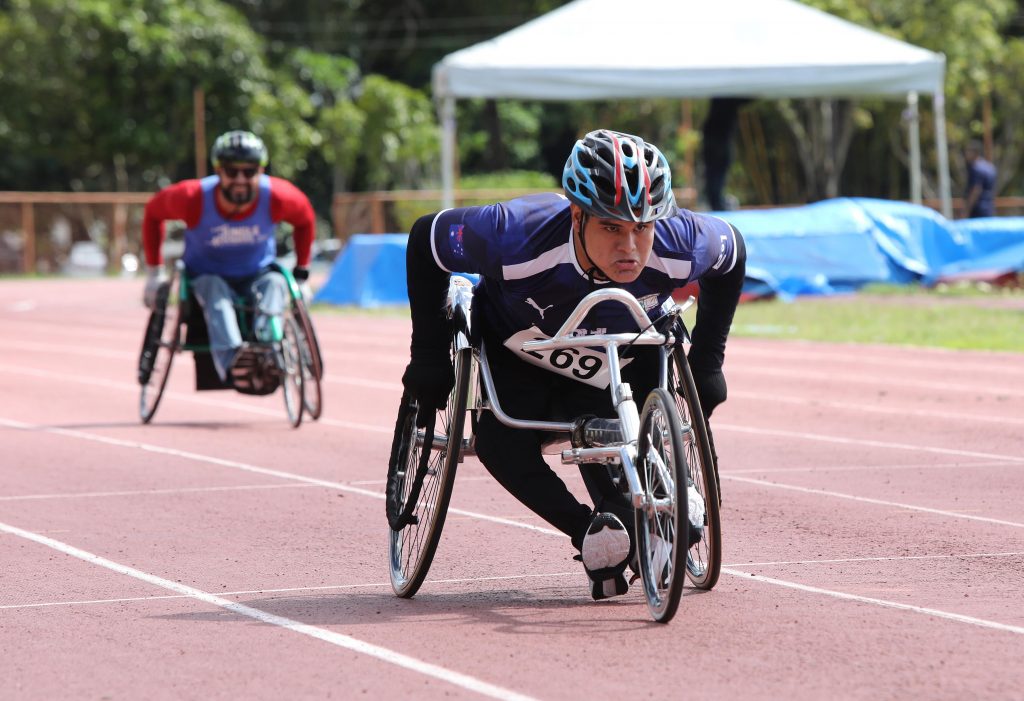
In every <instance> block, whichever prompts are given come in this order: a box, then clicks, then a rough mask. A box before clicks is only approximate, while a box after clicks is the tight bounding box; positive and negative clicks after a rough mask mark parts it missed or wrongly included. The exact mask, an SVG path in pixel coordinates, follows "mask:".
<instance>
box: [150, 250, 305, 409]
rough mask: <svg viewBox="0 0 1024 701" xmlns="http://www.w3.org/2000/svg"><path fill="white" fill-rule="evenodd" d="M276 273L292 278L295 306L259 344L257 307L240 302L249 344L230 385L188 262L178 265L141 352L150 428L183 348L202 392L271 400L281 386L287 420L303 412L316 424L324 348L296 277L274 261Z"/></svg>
mask: <svg viewBox="0 0 1024 701" xmlns="http://www.w3.org/2000/svg"><path fill="white" fill-rule="evenodd" d="M271 269H272V270H274V271H276V272H278V273H280V274H281V275H283V276H284V279H285V280H286V281H287V283H288V292H289V297H290V304H289V305H288V307H287V308H286V309H285V312H284V314H282V315H281V317H277V318H274V319H272V320H271V334H270V338H269V339H268V340H264V341H261V340H257V339H256V338H255V335H254V333H253V328H252V318H253V313H254V308H253V306H252V304H251V303H250V302H248V301H246V300H245V299H244V298H242V297H237V298H236V299H235V310H236V313H237V314H238V322H239V330H240V331H241V333H242V338H243V345H242V350H241V351H240V352H239V356H238V358H237V359H236V361H235V364H234V366H233V368H232V375H231V377H229V378H228V381H226V382H224V381H221V379H220V377H219V376H218V375H217V372H216V370H215V369H214V366H213V359H212V356H211V355H210V346H209V337H208V334H207V329H206V321H205V319H204V317H203V313H202V308H201V307H200V305H199V304H198V302H197V301H195V300H194V298H193V295H192V293H191V286H190V284H189V279H188V276H187V275H185V269H184V264H183V263H182V262H181V261H178V262H177V263H176V265H175V266H174V270H173V273H172V275H171V279H170V280H169V281H168V282H167V283H165V284H164V285H162V286H161V287H160V289H159V291H158V292H157V302H156V306H155V308H154V310H153V311H152V313H151V314H150V316H149V321H148V322H147V324H146V332H145V335H144V336H143V341H142V351H141V353H140V354H139V369H138V372H139V374H138V379H139V384H140V385H141V388H142V391H141V395H140V398H139V415H140V418H141V419H142V422H143V423H149V422H150V421H151V420H152V419H153V416H154V414H156V410H157V407H158V406H159V405H160V399H161V398H162V397H163V393H164V390H165V388H166V386H167V379H168V377H169V376H170V370H171V365H172V363H173V361H174V356H175V355H176V354H178V353H179V352H182V351H191V352H192V354H193V356H194V360H195V367H196V389H197V390H199V391H203V390H214V389H234V390H237V391H239V392H242V393H244V394H255V395H266V394H271V393H272V392H274V391H276V390H277V388H278V387H283V390H284V400H285V409H286V412H287V415H288V422H289V423H290V424H291V425H292V426H293V427H298V426H299V425H300V424H301V423H302V417H303V414H306V415H308V416H309V417H310V418H311V419H313V420H316V419H319V418H320V415H321V414H322V412H323V393H322V389H321V382H322V379H323V356H322V354H321V352H320V343H319V341H318V340H317V337H316V332H315V330H314V329H313V323H312V320H311V319H310V317H309V312H308V310H307V309H306V305H305V302H304V301H303V299H302V294H301V292H300V291H299V286H298V284H297V283H296V281H295V278H294V277H293V276H292V274H291V272H290V271H288V270H287V269H285V268H284V267H282V266H280V265H278V264H277V263H273V264H271ZM172 304H173V306H172Z"/></svg>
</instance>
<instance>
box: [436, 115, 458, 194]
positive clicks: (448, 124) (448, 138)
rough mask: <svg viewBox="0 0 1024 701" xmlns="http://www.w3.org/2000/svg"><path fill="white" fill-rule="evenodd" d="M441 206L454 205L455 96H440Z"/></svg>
mask: <svg viewBox="0 0 1024 701" xmlns="http://www.w3.org/2000/svg"><path fill="white" fill-rule="evenodd" d="M440 112H441V113H440V115H439V116H440V119H441V190H442V195H441V206H442V207H444V208H445V209H449V208H451V207H454V206H455V127H456V125H455V98H454V97H452V96H451V95H446V96H445V97H443V98H441V110H440Z"/></svg>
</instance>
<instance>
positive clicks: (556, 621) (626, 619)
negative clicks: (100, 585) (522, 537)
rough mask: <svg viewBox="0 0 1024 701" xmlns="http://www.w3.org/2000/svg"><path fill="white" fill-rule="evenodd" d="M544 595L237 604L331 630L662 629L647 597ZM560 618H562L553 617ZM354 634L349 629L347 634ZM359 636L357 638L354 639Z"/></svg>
mask: <svg viewBox="0 0 1024 701" xmlns="http://www.w3.org/2000/svg"><path fill="white" fill-rule="evenodd" d="M569 589H570V588H568V587H548V588H545V590H543V591H537V590H517V589H506V590H501V591H487V592H483V591H477V592H458V593H452V594H418V595H417V596H416V598H414V599H411V600H406V599H399V598H397V597H395V596H393V595H391V594H390V593H388V594H374V593H347V594H344V595H335V596H323V595H318V596H291V597H272V598H267V599H251V600H240V601H238V603H241V604H244V605H245V606H250V607H252V608H255V609H258V610H260V611H264V612H266V613H270V614H274V615H277V616H283V617H285V618H289V619H291V620H293V621H298V622H300V623H305V624H307V625H312V626H319V627H325V626H326V627H330V626H337V625H345V626H349V627H351V626H359V625H378V624H380V623H388V624H396V623H399V624H400V623H405V622H423V621H425V620H434V621H436V622H437V623H438V624H440V625H443V626H447V627H458V626H461V625H474V626H484V627H486V628H488V629H489V630H491V631H495V632H502V633H512V634H520V635H546V634H550V633H553V632H572V633H579V632H580V631H586V630H588V629H593V630H594V631H596V632H601V633H608V632H609V631H628V630H640V629H643V628H647V627H649V626H655V627H658V626H660V624H658V623H655V622H653V621H651V620H650V618H649V617H648V613H647V608H646V605H645V604H644V601H643V595H642V593H641V592H640V591H637V593H636V595H635V596H634V595H633V594H632V592H631V593H630V594H628V595H626V596H625V597H624V598H622V599H618V600H614V601H605V602H601V603H596V602H594V601H591V600H590V598H589V596H588V597H586V598H584V597H583V596H577V595H576V589H577V588H576V587H572V588H571V590H572V591H570V590H569ZM558 613H561V614H562V615H560V616H558V615H552V614H558ZM154 618H158V619H165V620H174V621H238V622H242V623H246V622H248V623H252V619H250V618H245V617H242V616H238V615H236V614H234V613H231V612H230V611H226V610H216V611H197V612H193V613H178V614H170V615H166V616H154ZM346 632H349V633H351V632H352V631H351V629H346ZM353 634H356V633H353ZM356 635H357V634H356Z"/></svg>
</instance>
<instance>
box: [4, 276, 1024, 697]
mask: <svg viewBox="0 0 1024 701" xmlns="http://www.w3.org/2000/svg"><path fill="white" fill-rule="evenodd" d="M140 294H141V283H140V282H138V281H132V280H126V281H125V280H87V281H83V280H73V281H67V280H32V281H11V280H8V281H3V282H0V326H2V328H3V343H2V344H0V436H2V443H0V446H2V447H0V562H3V565H4V566H3V567H2V568H0V592H2V593H0V698H2V699H54V698H76V699H79V698H81V699H102V698H108V699H137V698H145V699H165V698H166V699H192V698H195V699H221V698H223V699H237V698H246V699H282V698H288V699H299V698H310V699H321V698H355V697H365V698H411V697H415V698H418V699H434V698H446V699H447V698H480V697H490V698H499V699H525V698H537V699H576V698H592V699H604V698H680V699H736V698H770V699H774V698H780V699H781V698H784V699H788V700H794V701H796V700H802V699H808V700H809V699H871V700H872V701H876V700H877V699H896V698H901V699H902V698H913V699H956V700H957V701H960V700H962V699H964V698H976V699H1020V698H1024V664H1022V662H1021V660H1022V659H1024V603H1022V602H1024V577H1022V574H1024V509H1022V508H1021V505H1020V504H1021V495H1022V494H1024V362H1022V361H1024V355H1014V354H996V353H968V352H955V353H954V352H945V351H934V350H920V349H907V348H894V347H872V346H852V345H832V344H821V343H783V342H772V341H756V340H747V339H734V340H733V341H732V343H731V345H730V352H729V359H728V361H727V371H728V375H729V379H730V388H731V398H730V401H729V402H728V403H727V404H726V405H725V406H723V407H722V408H721V409H720V411H719V412H718V413H716V416H715V422H714V423H715V431H716V437H717V443H718V447H719V452H720V454H721V461H722V477H723V491H724V498H725V502H724V511H723V517H724V538H725V561H726V566H725V568H724V572H723V576H722V579H721V581H720V583H719V584H718V586H717V587H716V588H715V589H714V590H713V591H712V592H710V593H697V592H695V591H694V590H692V589H688V590H687V596H685V597H684V599H683V602H682V604H681V608H680V613H679V614H678V615H677V616H676V618H675V620H673V622H672V623H671V624H669V625H667V626H662V625H658V624H654V623H652V622H651V621H650V619H649V617H648V613H647V610H646V606H645V604H644V602H643V597H642V594H641V593H640V591H639V589H638V588H636V589H635V590H633V591H631V592H630V593H629V594H628V595H627V596H625V597H621V598H619V599H616V600H612V601H608V602H601V603H595V602H592V601H590V599H589V596H588V593H587V588H586V586H585V579H584V575H583V572H582V570H581V569H580V567H579V565H578V563H576V562H574V561H573V560H572V554H573V553H572V551H571V549H570V547H569V544H568V542H567V541H566V540H565V539H564V538H562V537H560V536H559V535H557V534H555V533H553V532H552V531H551V530H550V529H549V528H547V527H546V526H545V524H543V523H540V522H539V521H538V520H537V519H536V518H535V517H533V516H532V515H531V514H530V513H528V512H527V511H525V510H524V509H523V508H522V507H521V506H520V505H519V504H518V503H516V502H515V501H514V500H512V499H511V498H510V497H509V496H508V495H506V494H505V493H504V492H503V490H502V489H501V488H500V487H499V486H498V485H497V484H496V483H494V482H493V481H492V480H491V479H490V478H489V477H488V475H487V474H486V472H485V471H484V470H483V469H482V467H481V466H480V465H479V464H478V463H477V462H475V461H474V460H467V461H466V463H465V464H464V465H463V466H462V467H461V468H460V471H459V475H458V478H457V481H456V488H455V495H454V499H453V511H452V512H451V516H450V518H449V522H448V526H447V528H446V530H445V535H444V538H443V539H442V543H441V547H440V549H439V552H438V555H437V558H436V560H435V564H434V567H433V569H432V570H431V573H430V578H429V579H428V581H427V582H426V583H425V585H424V586H423V588H422V589H421V591H420V593H419V595H417V596H416V597H415V598H414V599H412V600H408V601H406V600H400V599H397V598H395V597H394V596H393V594H392V593H391V590H390V586H389V584H388V577H387V563H386V552H387V547H386V541H387V539H386V522H385V519H384V506H383V501H382V491H383V477H384V472H385V469H386V461H387V455H388V450H389V447H390V430H391V426H392V423H393V418H394V411H395V409H396V407H397V404H398V398H399V394H400V386H399V379H398V378H399V377H400V375H401V371H402V367H403V365H404V362H405V357H406V348H407V333H408V322H407V321H405V320H403V319H398V318H384V317H365V316H356V315H335V314H329V313H321V314H316V315H315V322H316V324H317V328H318V331H319V334H320V338H321V342H322V344H323V348H324V355H325V359H326V367H327V381H326V387H325V413H324V417H323V419H322V420H321V421H320V422H319V423H315V424H314V423H304V424H303V426H302V427H301V428H300V429H299V430H297V431H294V430H292V429H290V428H288V426H287V424H286V421H285V414H284V406H283V401H282V399H281V396H280V394H275V395H273V396H270V397H265V398H253V397H247V396H243V395H238V394H232V393H223V392H214V393H196V392H194V391H193V390H192V385H191V383H192V377H193V375H192V369H191V367H190V362H191V361H190V359H189V358H188V356H179V358H178V360H177V361H176V365H175V367H174V369H173V371H172V376H171V386H170V390H169V393H168V394H167V395H166V396H165V397H164V403H163V404H162V406H161V407H160V409H159V411H158V413H157V416H156V418H155V420H154V423H153V424H151V425H149V426H143V425H141V424H140V423H139V422H138V418H137V401H138V388H137V385H136V384H135V379H134V376H135V362H136V356H137V352H138V347H139V342H140V338H141V333H142V328H143V324H144V322H145V318H146V315H145V312H144V310H143V309H141V308H140V306H139V301H138V300H139V297H140ZM559 469H560V470H563V471H564V474H565V475H566V479H567V480H569V481H570V482H571V484H572V485H573V486H574V488H576V489H581V484H580V482H579V480H578V477H577V476H576V475H575V474H574V472H573V470H574V468H570V467H559Z"/></svg>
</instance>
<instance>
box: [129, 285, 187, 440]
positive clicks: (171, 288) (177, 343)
mask: <svg viewBox="0 0 1024 701" xmlns="http://www.w3.org/2000/svg"><path fill="white" fill-rule="evenodd" d="M179 284H180V277H179V275H178V272H177V271H176V270H175V271H174V273H172V275H171V279H170V281H168V282H167V283H165V284H164V285H162V286H161V287H160V289H159V290H158V291H157V299H156V308H155V309H154V310H153V311H152V312H150V315H149V321H148V322H147V323H146V332H145V335H144V336H143V338H142V350H141V351H140V353H139V385H140V386H141V392H140V394H139V418H141V419H142V423H144V424H148V423H149V422H150V421H152V419H153V416H154V415H155V414H156V410H157V407H158V406H160V399H161V398H162V397H163V395H164V389H165V388H166V387H167V378H168V377H170V375H171V364H172V363H173V362H174V356H175V354H176V353H177V352H178V349H179V348H180V347H181V325H182V308H181V304H180V303H179V301H178V300H179V295H178V292H179Z"/></svg>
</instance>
